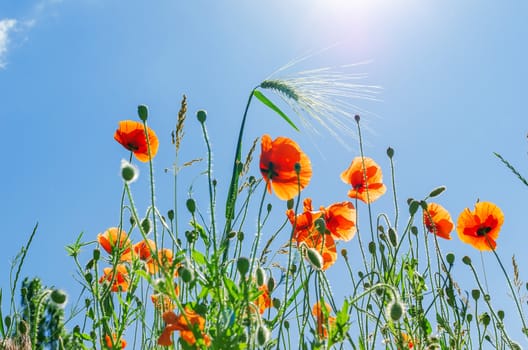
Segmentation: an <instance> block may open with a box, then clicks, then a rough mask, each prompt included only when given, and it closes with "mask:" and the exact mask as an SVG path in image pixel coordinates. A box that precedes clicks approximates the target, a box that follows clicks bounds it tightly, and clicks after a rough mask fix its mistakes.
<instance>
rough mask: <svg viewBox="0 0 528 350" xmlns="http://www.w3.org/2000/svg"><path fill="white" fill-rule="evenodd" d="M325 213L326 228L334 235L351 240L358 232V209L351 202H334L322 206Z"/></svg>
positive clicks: (337, 237)
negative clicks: (325, 206) (327, 205)
mask: <svg viewBox="0 0 528 350" xmlns="http://www.w3.org/2000/svg"><path fill="white" fill-rule="evenodd" d="M321 212H323V213H324V219H325V223H326V229H327V230H328V231H329V232H330V234H331V235H332V236H333V237H334V239H340V240H343V241H350V240H351V239H352V238H353V237H354V235H355V234H356V209H355V208H354V205H353V204H352V203H350V202H341V203H334V204H332V205H331V206H329V207H327V208H324V207H321Z"/></svg>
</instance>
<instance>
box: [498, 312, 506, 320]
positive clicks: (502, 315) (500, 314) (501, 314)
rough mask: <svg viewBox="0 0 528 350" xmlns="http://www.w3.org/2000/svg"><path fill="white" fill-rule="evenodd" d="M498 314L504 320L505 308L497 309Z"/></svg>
mask: <svg viewBox="0 0 528 350" xmlns="http://www.w3.org/2000/svg"><path fill="white" fill-rule="evenodd" d="M497 316H499V318H500V319H501V321H502V320H504V311H503V310H499V311H497Z"/></svg>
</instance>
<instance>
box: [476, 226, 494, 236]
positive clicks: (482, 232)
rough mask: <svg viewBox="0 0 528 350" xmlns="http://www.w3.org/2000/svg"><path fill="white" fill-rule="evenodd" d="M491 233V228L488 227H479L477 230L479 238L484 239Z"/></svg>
mask: <svg viewBox="0 0 528 350" xmlns="http://www.w3.org/2000/svg"><path fill="white" fill-rule="evenodd" d="M490 231H491V227H488V226H483V227H479V228H478V229H477V236H479V237H483V236H485V235H487V234H488V233H489V232H490Z"/></svg>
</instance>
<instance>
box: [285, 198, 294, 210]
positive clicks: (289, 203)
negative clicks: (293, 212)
mask: <svg viewBox="0 0 528 350" xmlns="http://www.w3.org/2000/svg"><path fill="white" fill-rule="evenodd" d="M294 203H295V201H294V200H293V198H291V199H288V201H287V202H286V208H287V209H293V204H294Z"/></svg>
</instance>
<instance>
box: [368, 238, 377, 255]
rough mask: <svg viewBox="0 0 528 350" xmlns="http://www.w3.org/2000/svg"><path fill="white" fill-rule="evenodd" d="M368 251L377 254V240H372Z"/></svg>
mask: <svg viewBox="0 0 528 350" xmlns="http://www.w3.org/2000/svg"><path fill="white" fill-rule="evenodd" d="M368 251H369V253H370V254H372V255H374V254H376V242H373V241H370V242H369V244H368Z"/></svg>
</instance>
